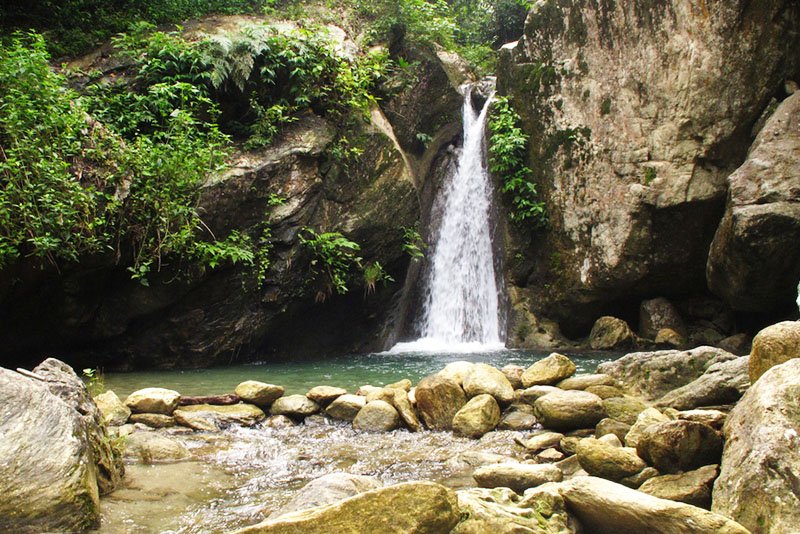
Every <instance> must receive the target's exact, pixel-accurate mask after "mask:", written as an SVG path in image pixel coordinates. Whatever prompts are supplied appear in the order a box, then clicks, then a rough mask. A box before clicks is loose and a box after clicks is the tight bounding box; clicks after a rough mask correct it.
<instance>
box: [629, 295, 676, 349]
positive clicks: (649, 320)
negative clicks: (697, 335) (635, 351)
mask: <svg viewBox="0 0 800 534" xmlns="http://www.w3.org/2000/svg"><path fill="white" fill-rule="evenodd" d="M663 329H669V330H672V331H673V332H675V333H676V334H678V335H679V336H686V334H687V330H686V324H684V322H683V318H682V317H681V314H680V312H679V311H678V309H677V308H676V307H675V306H674V305H673V304H672V303H671V302H670V301H668V300H667V299H665V298H663V297H659V298H656V299H651V300H645V301H643V302H642V303H641V304H640V305H639V334H641V335H642V336H643V337H646V338H649V339H656V337H657V336H658V333H659V332H660V331H661V330H663Z"/></svg>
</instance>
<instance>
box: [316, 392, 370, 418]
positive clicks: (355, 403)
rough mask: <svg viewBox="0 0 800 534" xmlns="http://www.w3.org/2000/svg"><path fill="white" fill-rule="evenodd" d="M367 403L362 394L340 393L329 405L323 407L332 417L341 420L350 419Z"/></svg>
mask: <svg viewBox="0 0 800 534" xmlns="http://www.w3.org/2000/svg"><path fill="white" fill-rule="evenodd" d="M366 405H367V398H366V397H364V396H362V395H350V394H349V393H348V394H346V395H342V396H341V397H337V398H336V400H334V401H333V402H332V403H330V405H329V406H328V407H327V408H325V413H326V414H327V415H329V416H330V417H332V418H334V419H339V420H341V421H352V420H353V419H355V418H356V415H358V412H359V411H361V408H363V407H364V406H366Z"/></svg>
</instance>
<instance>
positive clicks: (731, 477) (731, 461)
mask: <svg viewBox="0 0 800 534" xmlns="http://www.w3.org/2000/svg"><path fill="white" fill-rule="evenodd" d="M724 434H725V437H726V442H725V450H724V452H723V455H722V465H721V470H720V476H719V478H718V479H717V482H716V483H715V484H714V493H713V505H712V510H714V511H715V512H717V513H720V514H723V515H726V516H728V517H732V518H734V519H735V520H737V521H738V522H740V523H741V524H742V525H744V526H746V527H747V528H749V529H750V530H751V531H753V532H754V533H757V534H762V533H763V534H766V533H768V532H793V531H796V529H797V526H798V525H800V485H798V482H797V473H800V436H798V434H800V359H793V360H790V361H788V362H786V363H783V364H781V365H778V366H776V367H773V368H772V369H770V370H769V371H767V372H766V373H764V375H763V376H762V377H761V378H759V379H758V381H757V382H756V383H755V384H753V385H752V386H751V387H750V389H749V390H748V391H747V393H745V394H744V397H742V400H740V401H739V403H738V404H737V405H736V407H734V409H733V410H732V411H731V413H730V414H729V415H728V419H727V420H726V421H725V426H724Z"/></svg>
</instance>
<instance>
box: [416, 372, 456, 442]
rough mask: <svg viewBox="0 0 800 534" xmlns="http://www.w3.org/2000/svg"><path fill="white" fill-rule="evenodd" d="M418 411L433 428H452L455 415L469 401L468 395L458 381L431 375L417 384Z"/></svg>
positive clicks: (423, 419) (426, 424)
mask: <svg viewBox="0 0 800 534" xmlns="http://www.w3.org/2000/svg"><path fill="white" fill-rule="evenodd" d="M416 397H417V412H418V413H419V415H420V417H421V418H422V421H423V422H424V423H425V426H427V427H428V428H429V429H431V430H450V429H452V428H453V416H455V415H456V412H458V410H460V409H461V408H462V407H463V406H464V405H465V404H466V403H467V396H466V395H465V394H464V390H463V389H461V386H460V385H458V383H457V382H455V381H453V380H450V379H448V378H444V377H441V376H437V375H431V376H428V377H425V378H423V379H422V380H420V382H419V384H417V390H416Z"/></svg>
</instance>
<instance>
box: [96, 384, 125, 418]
mask: <svg viewBox="0 0 800 534" xmlns="http://www.w3.org/2000/svg"><path fill="white" fill-rule="evenodd" d="M94 402H95V404H96V405H97V409H98V410H100V413H101V414H102V416H103V423H104V424H105V425H106V426H120V425H124V424H125V423H127V422H128V418H129V417H130V416H131V410H130V408H128V407H127V406H125V405H124V404H122V401H121V400H120V398H119V397H117V394H116V393H114V392H113V391H110V390H109V391H106V392H104V393H101V394H99V395H97V396H96V397H95V398H94Z"/></svg>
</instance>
